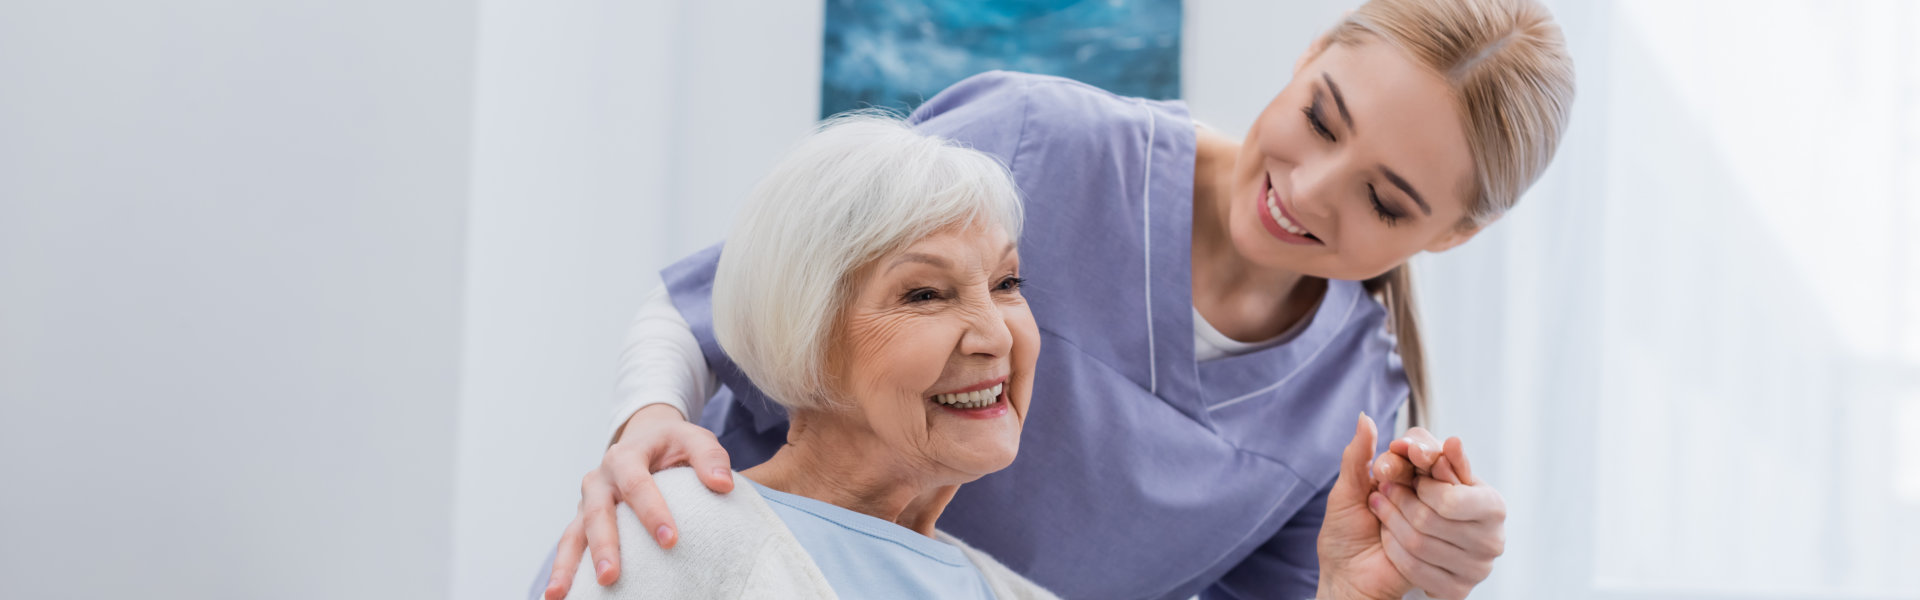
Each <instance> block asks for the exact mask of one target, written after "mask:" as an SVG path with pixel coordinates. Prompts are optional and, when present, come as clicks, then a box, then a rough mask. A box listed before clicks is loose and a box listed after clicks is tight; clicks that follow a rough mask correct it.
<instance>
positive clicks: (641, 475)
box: [587, 469, 679, 579]
mask: <svg viewBox="0 0 1920 600" xmlns="http://www.w3.org/2000/svg"><path fill="white" fill-rule="evenodd" d="M620 477H621V479H620V501H621V502H624V503H626V505H627V508H630V509H633V514H634V516H637V517H640V526H641V527H643V528H644V529H645V531H646V532H647V535H651V536H653V541H654V543H657V544H659V545H660V548H661V549H663V550H666V549H672V548H673V543H674V542H675V541H676V540H678V539H679V535H678V534H677V533H676V531H678V530H677V529H676V528H675V527H674V526H673V513H672V512H671V511H669V510H667V499H666V497H664V496H661V495H660V486H659V485H658V484H655V483H654V481H653V474H652V473H648V472H645V470H644V469H643V470H641V472H629V473H623V474H621V476H620ZM618 537H619V535H618V530H615V534H614V540H615V541H614V542H613V545H614V546H615V547H619V545H620V543H619V541H618ZM587 540H588V541H589V542H592V541H593V530H592V529H588V530H587ZM618 578H619V577H618V576H616V577H615V579H618Z"/></svg>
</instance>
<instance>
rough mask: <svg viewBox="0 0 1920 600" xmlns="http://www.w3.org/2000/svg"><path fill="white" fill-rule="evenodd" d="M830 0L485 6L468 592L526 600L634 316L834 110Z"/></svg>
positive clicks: (471, 324)
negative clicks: (827, 103) (827, 35)
mask: <svg viewBox="0 0 1920 600" xmlns="http://www.w3.org/2000/svg"><path fill="white" fill-rule="evenodd" d="M823 13H824V9H823V7H822V5H821V4H820V3H819V2H818V1H817V0H815V1H808V2H794V1H792V0H757V1H753V2H730V3H706V2H667V1H661V0H655V1H651V2H639V3H634V2H623V1H617V0H600V1H594V0H581V1H572V2H546V1H529V0H501V1H493V2H484V3H482V4H481V9H480V18H479V46H478V51H477V52H478V57H479V58H478V76H477V88H476V92H475V108H474V123H473V127H474V148H473V165H474V169H473V205H472V210H471V218H470V220H471V227H470V237H469V239H468V244H467V252H468V257H469V261H468V269H467V288H466V293H467V295H466V301H467V313H466V314H467V318H466V324H467V325H466V327H467V329H466V331H467V339H466V344H465V357H466V358H465V361H466V362H465V367H464V374H463V376H462V386H463V389H464V390H465V392H464V394H463V396H462V401H461V405H460V434H459V438H460V443H459V452H458V453H459V468H458V485H457V488H458V494H457V500H456V502H455V504H454V513H455V521H454V534H453V535H454V548H455V550H454V559H453V565H454V566H453V571H452V575H451V576H452V582H451V586H452V595H453V596H454V597H457V598H483V597H493V598H502V597H522V596H523V595H524V593H525V590H526V589H527V588H528V586H529V585H530V584H532V583H533V578H534V575H535V569H536V568H538V567H539V566H540V561H541V560H542V559H543V558H544V557H545V556H546V554H547V552H548V551H549V550H550V549H551V548H552V547H553V544H554V543H555V542H556V541H557V540H558V538H559V535H560V532H561V529H562V528H563V527H564V526H565V525H566V523H567V521H568V520H569V519H571V518H572V516H573V514H574V509H575V503H576V502H577V501H578V499H579V482H580V478H581V476H582V475H584V474H585V473H586V471H587V470H588V469H590V468H592V467H593V466H594V465H596V464H598V462H599V457H600V453H601V452H602V451H603V450H604V448H605V446H604V444H605V441H606V437H605V435H606V433H607V428H608V427H609V423H610V413H611V412H612V408H613V394H612V390H613V381H614V379H613V377H614V368H615V363H616V361H617V359H618V356H619V351H620V342H621V339H622V334H623V333H624V328H625V326H626V322H627V319H628V318H630V317H631V316H632V313H633V311H634V309H636V308H637V307H638V306H639V299H640V297H641V295H642V294H643V293H645V292H646V291H647V290H648V289H649V288H650V287H651V286H652V285H653V284H652V283H651V281H652V280H653V278H654V273H656V272H657V271H658V270H659V269H660V268H661V267H664V266H666V265H667V264H668V263H670V262H671V261H672V260H674V259H675V258H677V257H680V256H683V255H685V254H687V253H690V252H692V251H694V250H697V249H699V248H702V247H705V246H707V245H709V244H712V243H714V242H715V241H718V240H719V239H720V238H721V237H722V236H724V234H725V231H726V228H727V225H728V223H729V222H730V221H731V219H732V216H733V211H734V208H735V207H737V206H739V204H740V203H741V202H742V201H744V199H745V197H746V194H747V192H748V190H749V189H750V188H751V187H752V186H753V184H754V183H755V182H756V181H758V180H759V178H760V175H761V174H762V173H765V172H766V171H767V170H768V169H770V168H772V166H773V163H774V161H775V160H776V159H778V157H779V156H780V154H781V153H782V152H783V151H784V150H785V149H786V147H787V146H788V145H790V144H792V143H793V142H794V141H796V140H798V138H799V137H800V136H801V135H803V134H804V133H805V132H806V131H807V130H808V128H810V127H811V126H812V124H813V122H814V119H815V116H816V115H817V114H818V112H819V78H820V37H821V18H822V15H823Z"/></svg>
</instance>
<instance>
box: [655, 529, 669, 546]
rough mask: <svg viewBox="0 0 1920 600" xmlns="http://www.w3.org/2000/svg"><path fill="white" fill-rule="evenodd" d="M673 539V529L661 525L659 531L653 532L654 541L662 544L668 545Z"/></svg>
mask: <svg viewBox="0 0 1920 600" xmlns="http://www.w3.org/2000/svg"><path fill="white" fill-rule="evenodd" d="M672 537H673V528H672V527H668V526H666V525H661V526H660V528H659V529H655V530H653V539H656V540H659V541H660V543H662V544H665V543H667V540H668V539H670V538H672Z"/></svg>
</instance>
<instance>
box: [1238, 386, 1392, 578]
mask: <svg viewBox="0 0 1920 600" xmlns="http://www.w3.org/2000/svg"><path fill="white" fill-rule="evenodd" d="M1400 413H1401V411H1399V410H1395V411H1394V416H1393V417H1392V418H1389V419H1385V420H1384V422H1386V423H1394V422H1397V421H1398V420H1399V418H1400V417H1399V415H1400ZM1382 433H1383V435H1381V436H1380V439H1379V444H1378V447H1376V448H1374V456H1379V455H1380V453H1382V452H1386V451H1387V444H1391V443H1393V440H1394V438H1395V437H1397V436H1394V435H1385V433H1386V432H1382ZM1332 492H1333V482H1331V481H1329V482H1327V485H1326V487H1324V488H1321V489H1320V492H1319V493H1317V494H1314V496H1313V499H1312V500H1308V501H1307V503H1306V505H1304V506H1301V507H1300V511H1299V512H1296V513H1294V515H1293V518H1292V519H1290V520H1288V521H1287V524H1285V525H1282V526H1280V531H1279V532H1278V533H1275V534H1273V537H1272V538H1270V539H1268V540H1267V542H1266V543H1265V544H1261V545H1260V547H1259V548H1257V549H1255V550H1254V551H1253V554H1251V555H1249V556H1247V558H1246V559H1245V560H1242V561H1240V564H1238V565H1235V566H1234V567H1233V569H1232V570H1230V571H1227V574H1226V575H1225V576H1222V577H1221V578H1220V581H1216V582H1214V584H1213V585H1212V586H1210V587H1208V588H1207V589H1206V591H1205V592H1202V593H1201V594H1200V597H1202V598H1205V599H1207V600H1228V599H1232V600H1243V599H1245V600H1250V599H1254V598H1274V599H1283V600H1302V599H1308V598H1313V595H1314V594H1315V593H1318V592H1319V588H1320V524H1321V523H1322V522H1325V521H1326V518H1327V496H1328V495H1329V494H1331V493H1332Z"/></svg>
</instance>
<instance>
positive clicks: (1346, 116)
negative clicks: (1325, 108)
mask: <svg viewBox="0 0 1920 600" xmlns="http://www.w3.org/2000/svg"><path fill="white" fill-rule="evenodd" d="M1320 79H1321V80H1322V81H1325V82H1327V89H1329V90H1333V105H1334V106H1337V107H1340V119H1341V120H1343V121H1346V122H1347V129H1357V128H1355V127H1354V126H1353V115H1352V114H1351V113H1348V112H1347V97H1346V96H1342V95H1340V84H1337V83H1334V82H1333V76H1332V75H1328V74H1326V73H1325V72H1322V73H1320Z"/></svg>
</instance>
